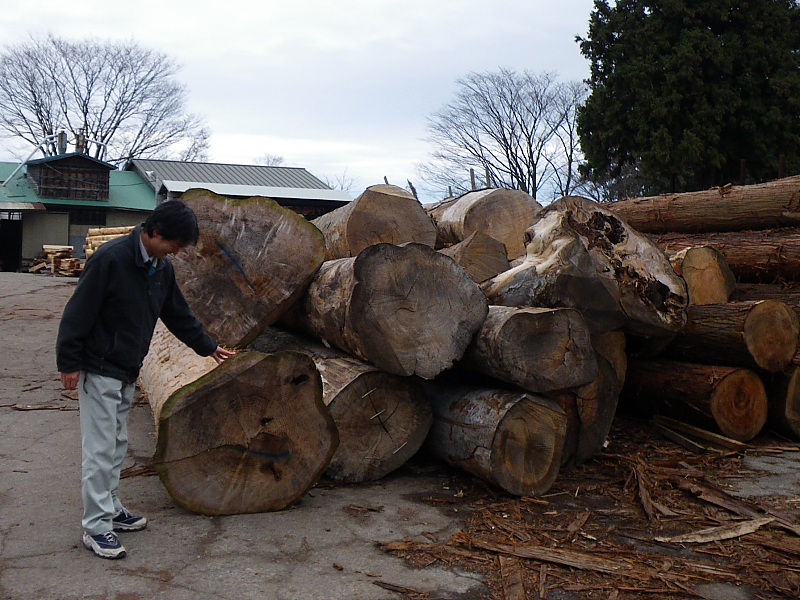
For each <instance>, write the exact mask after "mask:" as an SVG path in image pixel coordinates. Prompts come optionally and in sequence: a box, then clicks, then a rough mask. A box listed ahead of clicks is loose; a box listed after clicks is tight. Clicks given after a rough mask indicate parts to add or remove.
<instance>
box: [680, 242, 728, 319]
mask: <svg viewBox="0 0 800 600" xmlns="http://www.w3.org/2000/svg"><path fill="white" fill-rule="evenodd" d="M669 262H670V263H671V264H672V267H673V268H674V269H675V272H676V273H677V274H678V275H680V276H681V277H683V279H684V281H686V287H687V289H688V290H689V304H693V305H695V306H702V305H705V304H725V303H726V302H728V300H729V299H730V297H731V294H732V293H733V290H734V288H735V287H736V277H735V276H734V274H733V271H731V269H730V267H729V266H728V261H727V260H725V256H724V255H723V254H722V252H720V251H719V250H717V249H716V248H715V247H714V246H696V247H692V248H684V249H683V250H681V251H680V252H678V253H676V254H675V255H673V256H671V257H670V260H669Z"/></svg>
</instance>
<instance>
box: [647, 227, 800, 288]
mask: <svg viewBox="0 0 800 600" xmlns="http://www.w3.org/2000/svg"><path fill="white" fill-rule="evenodd" d="M652 239H653V240H654V241H655V242H656V243H657V244H658V245H659V246H660V247H661V248H664V250H666V251H667V253H673V252H678V251H680V250H683V249H684V248H687V247H691V246H713V247H715V248H716V249H717V250H719V251H720V252H722V255H723V256H724V257H725V260H726V261H727V262H728V267H729V268H730V270H731V272H732V273H733V274H734V275H735V276H736V279H737V280H738V281H739V282H743V281H744V282H753V283H775V282H776V281H779V280H781V281H783V280H786V281H790V280H792V279H800V229H797V228H786V229H767V230H764V231H730V232H716V233H697V234H688V233H665V234H662V235H659V236H653V237H652Z"/></svg>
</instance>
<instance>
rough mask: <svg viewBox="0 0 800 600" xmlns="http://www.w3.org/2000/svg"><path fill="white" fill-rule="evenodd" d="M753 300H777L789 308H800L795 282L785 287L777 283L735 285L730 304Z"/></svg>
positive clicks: (799, 294) (799, 293)
mask: <svg viewBox="0 0 800 600" xmlns="http://www.w3.org/2000/svg"><path fill="white" fill-rule="evenodd" d="M755 300H777V301H779V302H783V303H784V304H786V305H788V306H791V307H792V308H793V309H795V312H796V309H798V308H800V286H798V285H797V284H796V282H792V283H789V284H787V285H781V284H777V283H737V284H736V288H735V289H734V290H733V294H731V301H732V302H747V301H755Z"/></svg>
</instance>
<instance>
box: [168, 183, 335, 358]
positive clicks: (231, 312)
mask: <svg viewBox="0 0 800 600" xmlns="http://www.w3.org/2000/svg"><path fill="white" fill-rule="evenodd" d="M181 200H183V201H184V202H185V203H186V204H187V205H189V207H190V208H192V210H194V212H195V214H196V215H197V221H198V224H199V226H200V240H199V241H198V242H197V244H196V245H195V246H189V247H187V248H185V249H184V250H182V251H181V252H180V253H178V254H177V255H176V256H175V257H174V258H172V259H171V260H172V263H173V264H174V265H175V277H176V279H177V280H178V283H179V284H180V288H181V291H182V292H183V294H184V296H186V300H187V301H188V302H189V306H190V307H191V308H192V311H193V312H194V314H195V315H197V317H198V318H199V319H200V321H202V323H203V325H204V326H205V328H206V329H207V330H208V332H209V333H210V334H211V335H212V336H213V337H215V338H216V339H217V341H218V342H219V343H221V344H223V345H225V346H229V347H231V348H235V347H240V346H246V345H247V344H248V343H249V342H250V341H252V340H254V339H255V338H256V336H258V334H259V333H261V331H262V330H263V329H264V328H265V327H267V326H269V325H271V324H272V323H274V322H275V321H276V320H277V319H278V317H280V315H281V314H283V313H284V312H285V311H286V310H287V309H288V307H289V306H290V305H291V304H292V303H294V302H295V301H296V300H297V299H298V298H299V297H300V296H301V295H302V294H303V292H304V291H305V289H306V288H307V287H308V285H309V284H310V283H311V279H312V278H313V276H314V274H315V273H316V272H317V270H318V269H319V267H320V265H321V264H322V262H323V260H324V259H325V241H324V240H323V238H322V235H321V234H320V232H319V231H318V230H317V228H316V227H314V226H313V225H311V224H310V223H309V222H308V221H306V220H305V219H304V218H303V217H302V216H300V215H298V214H297V213H296V212H294V211H292V210H290V209H288V208H285V207H283V206H280V205H279V204H278V203H277V202H275V201H273V200H269V199H268V198H247V199H231V198H225V197H224V196H218V195H216V194H213V193H211V192H209V191H207V190H190V191H188V192H186V193H185V194H184V195H183V196H182V197H181Z"/></svg>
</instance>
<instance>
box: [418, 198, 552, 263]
mask: <svg viewBox="0 0 800 600" xmlns="http://www.w3.org/2000/svg"><path fill="white" fill-rule="evenodd" d="M426 209H427V211H428V215H430V217H431V218H432V219H433V220H434V222H435V223H436V247H437V248H442V247H444V246H448V245H450V244H457V243H458V242H461V241H464V240H465V239H467V238H468V237H469V236H470V235H472V234H473V233H475V232H476V231H480V232H481V233H484V234H486V235H488V236H490V237H493V238H494V239H496V240H498V241H500V242H502V243H503V244H504V245H505V247H506V250H507V252H508V256H509V258H516V257H517V256H520V255H522V254H524V253H525V242H524V238H525V230H527V229H528V227H530V224H531V223H532V222H533V218H534V216H536V214H537V213H538V212H539V211H540V210H541V209H542V206H541V204H539V203H538V202H537V201H536V200H534V198H533V197H532V196H530V195H529V194H527V193H525V192H523V191H521V190H509V189H505V188H490V189H485V190H476V191H472V192H467V193H466V194H462V195H461V196H458V197H457V198H454V199H452V200H446V201H444V202H441V203H439V204H435V205H432V206H426Z"/></svg>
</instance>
